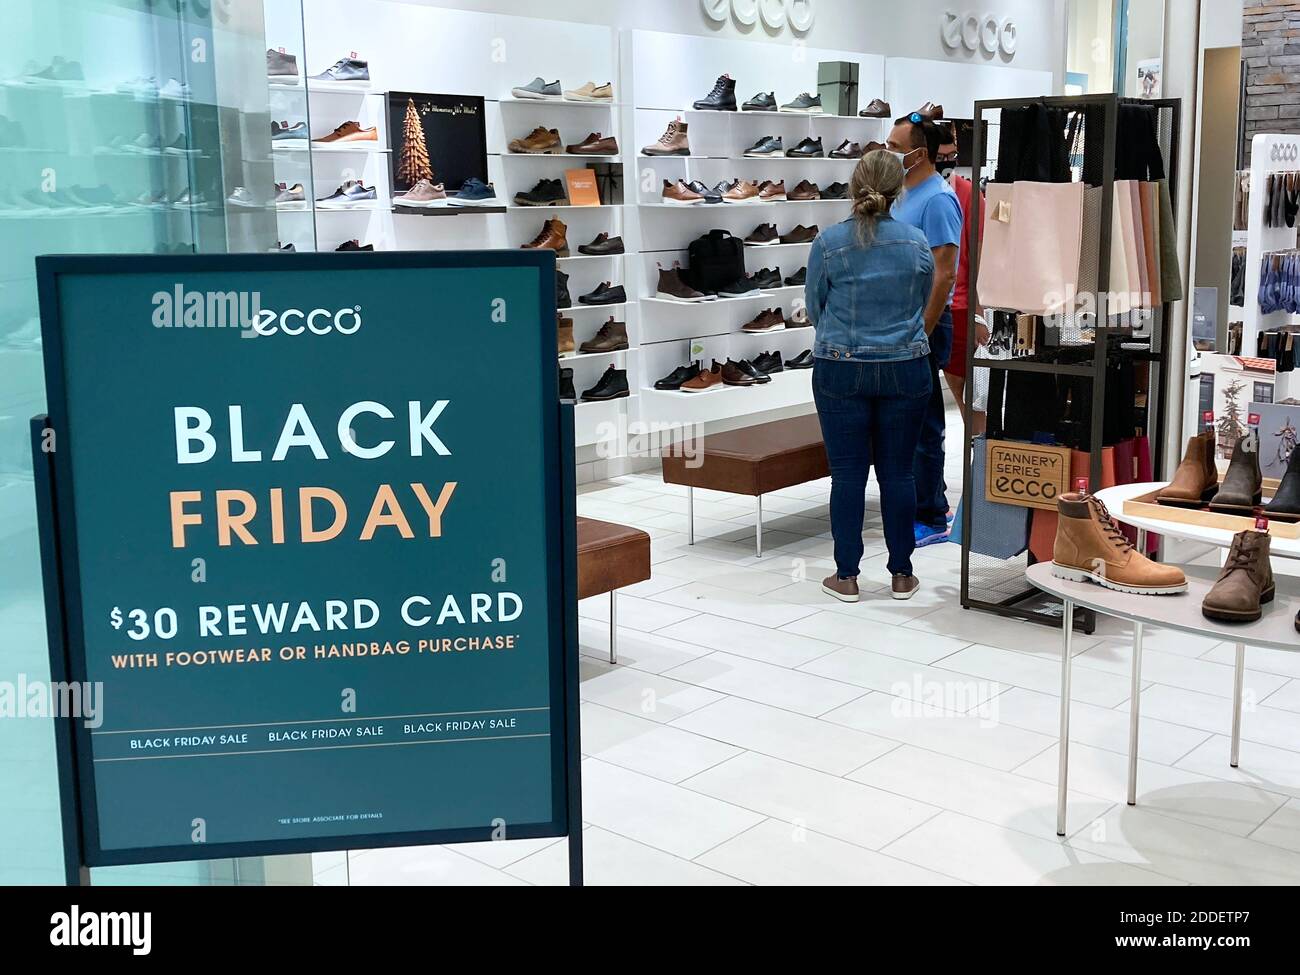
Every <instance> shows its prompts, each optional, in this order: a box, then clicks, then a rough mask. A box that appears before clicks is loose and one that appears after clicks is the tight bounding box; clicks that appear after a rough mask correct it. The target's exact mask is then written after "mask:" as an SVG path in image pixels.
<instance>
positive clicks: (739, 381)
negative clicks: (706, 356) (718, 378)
mask: <svg viewBox="0 0 1300 975" xmlns="http://www.w3.org/2000/svg"><path fill="white" fill-rule="evenodd" d="M715 365H716V363H715ZM722 382H723V384H724V385H726V386H757V385H758V380H757V379H755V378H754V377H753V376H751V375H750V374H749V373H747V372H745V370H743V369H741V368H740V364H739V363H737V362H732V361H731V360H730V359H728V360H727V361H726V362H724V363H723V364H722Z"/></svg>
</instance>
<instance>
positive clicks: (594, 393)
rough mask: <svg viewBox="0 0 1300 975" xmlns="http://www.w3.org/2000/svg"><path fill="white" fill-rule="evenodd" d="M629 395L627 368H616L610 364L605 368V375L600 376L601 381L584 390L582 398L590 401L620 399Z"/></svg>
mask: <svg viewBox="0 0 1300 975" xmlns="http://www.w3.org/2000/svg"><path fill="white" fill-rule="evenodd" d="M627 395H628V391H627V370H626V369H615V368H614V367H613V366H610V367H609V368H608V369H606V370H605V375H603V376H601V377H600V381H599V382H598V383H596V385H595V386H592V387H591V389H588V390H585V391H584V392H583V394H582V398H583V400H584V401H586V402H588V403H590V402H594V401H599V400H607V399H619V398H621V397H623V396H627Z"/></svg>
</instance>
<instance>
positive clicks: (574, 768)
mask: <svg viewBox="0 0 1300 975" xmlns="http://www.w3.org/2000/svg"><path fill="white" fill-rule="evenodd" d="M574 451H575V447H574V439H573V404H572V403H561V404H560V461H559V463H560V470H561V472H562V473H561V477H562V482H561V490H562V493H563V495H564V500H563V508H564V553H563V554H564V594H565V606H564V722H565V725H566V729H565V730H566V732H567V734H566V735H565V739H566V742H567V748H566V753H565V766H566V775H565V781H566V782H567V783H568V788H567V793H566V795H565V809H566V819H567V820H568V824H569V886H571V887H581V886H582V885H583V883H582V739H581V735H580V723H581V714H582V712H581V709H580V708H581V705H580V702H579V699H578V485H577V474H576V464H575V462H574Z"/></svg>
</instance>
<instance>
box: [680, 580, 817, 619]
mask: <svg viewBox="0 0 1300 975" xmlns="http://www.w3.org/2000/svg"><path fill="white" fill-rule="evenodd" d="M655 601H656V602H663V603H667V604H669V605H671V606H677V607H680V608H681V609H682V610H683V611H685V612H688V613H711V614H712V615H714V616H721V617H724V618H726V619H729V620H740V621H743V622H746V623H754V624H757V625H758V626H766V627H772V628H776V627H779V626H784V625H785V624H786V623H792V622H794V621H795V620H797V619H801V618H802V617H804V616H809V615H811V614H812V612H813V611H812V610H811V609H809V608H808V607H807V606H790V605H783V604H781V603H778V602H775V601H774V600H771V599H768V598H766V597H765V596H760V595H755V594H752V593H744V592H737V591H735V590H732V589H723V588H721V587H719V586H712V585H707V584H706V583H703V582H688V583H687V584H686V585H684V586H678V587H677V588H675V589H670V590H668V591H667V592H663V593H660V594H659V595H658V596H656V597H655ZM656 629H657V627H656Z"/></svg>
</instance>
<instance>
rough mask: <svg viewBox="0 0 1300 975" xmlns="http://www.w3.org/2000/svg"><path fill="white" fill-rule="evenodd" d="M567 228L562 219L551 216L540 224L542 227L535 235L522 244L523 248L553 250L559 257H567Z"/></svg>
mask: <svg viewBox="0 0 1300 975" xmlns="http://www.w3.org/2000/svg"><path fill="white" fill-rule="evenodd" d="M568 230H569V228H568V227H567V226H565V224H564V221H563V220H561V219H560V218H559V217H552V218H551V219H550V220H547V221H546V223H544V224H542V229H541V230H540V231H538V233H537V236H536V237H534V238H533V239H532V240H531V241H529V242H528V243H527V244H524V245H523V250H553V251H555V253H556V255H557V256H559V257H568V256H569V238H568Z"/></svg>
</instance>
